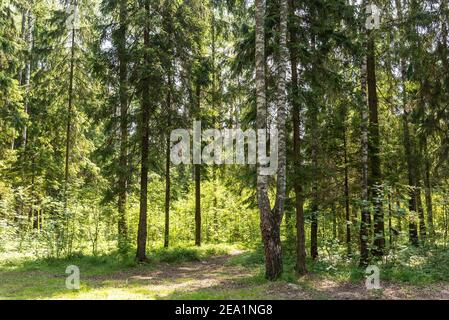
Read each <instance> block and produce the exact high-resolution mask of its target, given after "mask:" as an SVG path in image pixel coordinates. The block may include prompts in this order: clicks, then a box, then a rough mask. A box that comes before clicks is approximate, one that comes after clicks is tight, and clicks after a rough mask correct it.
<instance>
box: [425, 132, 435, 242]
mask: <svg viewBox="0 0 449 320" xmlns="http://www.w3.org/2000/svg"><path fill="white" fill-rule="evenodd" d="M424 158H425V159H424V171H425V172H424V184H425V197H426V212H427V227H428V228H429V237H430V238H433V236H434V227H433V205H432V183H431V179H430V167H431V164H430V157H429V153H428V151H427V139H425V140H424Z"/></svg>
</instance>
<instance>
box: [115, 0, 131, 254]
mask: <svg viewBox="0 0 449 320" xmlns="http://www.w3.org/2000/svg"><path fill="white" fill-rule="evenodd" d="M126 2H127V0H121V1H120V4H119V6H120V7H119V24H120V27H119V30H118V39H117V44H118V46H117V47H118V48H117V49H118V50H117V53H118V60H119V100H120V160H119V163H120V169H119V181H118V184H119V194H118V215H119V217H118V241H119V243H118V244H119V249H121V250H122V249H125V248H126V246H127V242H128V239H127V238H128V235H127V234H128V228H127V221H126V204H127V189H128V175H129V172H128V59H127V53H126V29H127V21H126V20H127V8H126Z"/></svg>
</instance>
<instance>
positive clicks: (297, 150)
mask: <svg viewBox="0 0 449 320" xmlns="http://www.w3.org/2000/svg"><path fill="white" fill-rule="evenodd" d="M289 8H290V21H292V19H293V18H294V16H295V2H294V0H289ZM289 29H290V46H289V49H290V65H291V74H292V76H291V77H292V79H291V81H292V99H291V101H292V107H293V110H292V113H293V153H294V156H293V161H294V166H293V170H294V180H293V188H294V191H295V208H296V266H295V270H296V273H297V274H299V275H302V274H305V273H306V272H307V268H306V239H305V231H304V200H303V195H302V185H301V183H300V173H301V135H300V129H301V106H300V103H299V88H298V57H297V54H298V53H297V50H295V45H296V43H297V36H296V29H295V27H294V23H291V25H290V28H289Z"/></svg>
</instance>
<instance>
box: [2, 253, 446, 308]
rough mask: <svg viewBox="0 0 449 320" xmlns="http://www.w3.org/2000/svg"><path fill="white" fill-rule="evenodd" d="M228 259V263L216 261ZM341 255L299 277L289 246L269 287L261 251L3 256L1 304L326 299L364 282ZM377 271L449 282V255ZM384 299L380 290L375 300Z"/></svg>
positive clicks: (402, 256)
mask: <svg viewBox="0 0 449 320" xmlns="http://www.w3.org/2000/svg"><path fill="white" fill-rule="evenodd" d="M237 250H238V254H235V253H236V252H237ZM232 253H234V254H232ZM229 254H232V255H230V256H229V258H226V259H222V260H220V259H219V260H213V257H217V256H222V255H229ZM341 256H344V254H342V253H341V252H337V253H336V254H335V255H326V254H324V253H323V254H322V255H321V256H320V260H318V261H316V262H313V261H311V260H307V267H308V270H309V272H310V273H309V275H307V276H305V277H299V278H298V277H297V276H296V274H295V273H294V268H293V267H294V264H295V257H294V251H293V250H289V248H288V246H286V250H284V273H283V275H282V277H281V278H280V279H279V280H278V281H276V282H269V281H267V280H266V279H265V277H264V264H263V263H264V259H263V250H262V248H260V247H256V248H252V249H245V250H243V249H242V248H241V247H238V246H233V245H204V246H202V247H201V248H198V247H171V248H168V249H163V248H159V249H152V250H151V253H150V254H149V263H145V264H138V263H136V262H135V260H134V258H133V256H132V255H129V256H125V257H123V256H121V255H118V254H117V253H115V252H113V253H110V254H104V255H99V256H89V255H83V254H76V255H73V256H71V257H70V258H65V259H33V257H32V256H30V255H26V254H18V253H13V252H9V253H5V252H4V253H0V281H1V283H0V299H289V298H298V297H299V298H301V297H302V294H304V298H314V299H327V298H329V297H331V296H332V295H335V294H338V293H339V292H343V293H347V292H348V291H351V290H352V289H351V288H354V286H359V287H360V285H361V283H363V281H364V276H365V275H364V270H362V269H360V268H358V267H357V257H354V259H352V260H348V259H341V258H339V257H341ZM213 261H218V262H213ZM373 263H374V262H373ZM68 265H76V266H78V267H79V268H80V271H81V288H80V290H76V291H72V290H68V289H66V287H65V280H66V277H67V274H66V273H65V270H66V267H67V266H68ZM376 265H378V266H379V268H380V270H381V275H380V276H381V282H383V281H385V282H391V283H398V284H401V285H402V284H404V285H405V286H406V287H407V286H410V285H413V286H417V287H418V288H421V287H422V288H424V287H425V286H429V285H432V284H435V285H437V286H436V287H435V288H437V287H438V285H439V284H441V283H449V252H448V251H445V250H442V249H441V248H439V247H426V248H420V249H416V248H415V249H413V248H399V249H398V250H397V252H396V253H395V254H394V255H389V256H387V257H386V258H385V259H384V260H383V261H378V262H377V263H376ZM323 284H324V285H323ZM407 288H409V287H407ZM407 290H411V291H413V290H414V289H407ZM292 292H293V293H294V296H292V294H293V293H292ZM329 292H331V293H329ZM382 294H383V293H382V291H380V292H375V293H372V294H371V297H373V298H378V297H381V296H382Z"/></svg>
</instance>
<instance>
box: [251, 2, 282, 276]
mask: <svg viewBox="0 0 449 320" xmlns="http://www.w3.org/2000/svg"><path fill="white" fill-rule="evenodd" d="M287 16H288V5H287V0H281V2H280V28H279V30H280V36H279V55H278V63H277V64H278V79H277V80H278V86H277V99H278V102H279V105H278V113H277V129H278V139H279V154H278V172H277V186H276V188H277V192H276V201H275V205H274V208H273V210H271V206H270V200H269V197H268V179H267V176H266V175H263V174H262V172H261V169H262V167H261V165H260V164H259V165H258V166H257V200H258V205H259V211H260V216H261V233H262V240H263V244H264V251H265V276H266V278H267V279H270V280H274V279H276V278H278V277H279V276H280V275H281V274H282V270H283V265H282V247H281V239H280V225H281V222H282V216H283V213H284V204H285V193H286V190H285V188H286V181H285V180H286V150H285V148H286V145H285V143H286V133H285V118H286V102H287V101H286V71H287V59H288V56H287V20H288V19H287ZM255 60H256V95H257V98H256V105H257V129H258V131H259V130H261V131H265V132H266V130H267V110H266V108H267V106H266V93H265V2H264V1H263V0H257V1H256V52H255Z"/></svg>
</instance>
